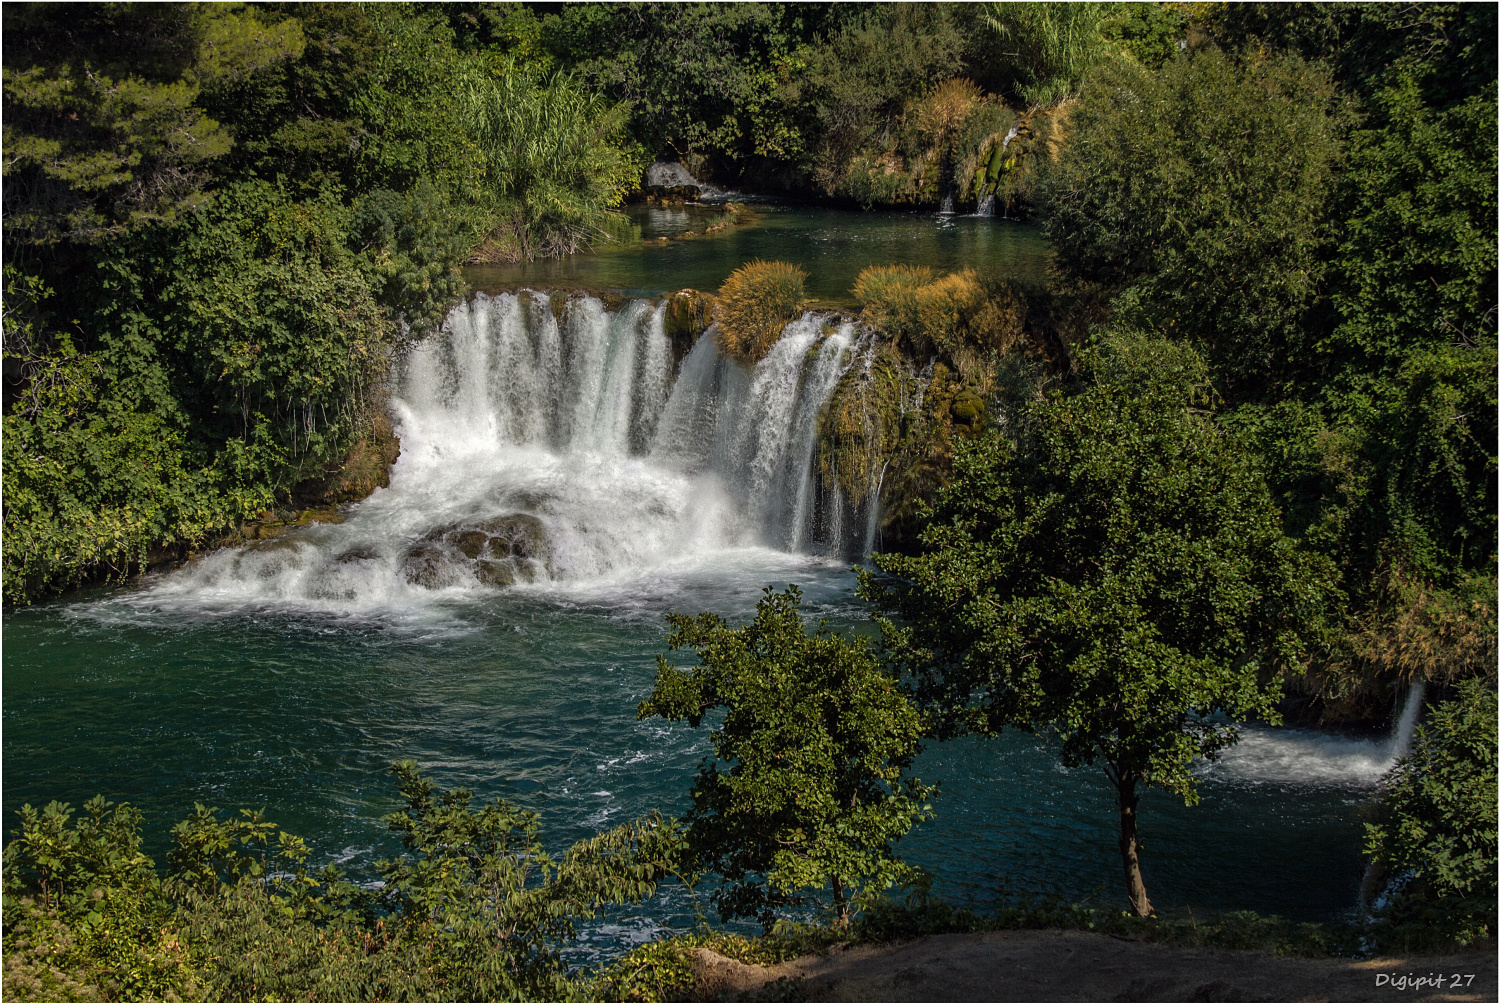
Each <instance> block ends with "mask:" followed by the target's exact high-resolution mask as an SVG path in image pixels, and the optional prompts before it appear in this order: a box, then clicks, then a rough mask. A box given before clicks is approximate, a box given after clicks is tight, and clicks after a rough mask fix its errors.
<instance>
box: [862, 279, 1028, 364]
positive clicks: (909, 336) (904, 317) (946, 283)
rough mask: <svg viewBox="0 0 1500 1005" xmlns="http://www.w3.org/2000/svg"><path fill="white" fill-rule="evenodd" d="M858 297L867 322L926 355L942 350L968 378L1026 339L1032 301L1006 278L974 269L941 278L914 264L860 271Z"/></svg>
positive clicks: (914, 350)
mask: <svg viewBox="0 0 1500 1005" xmlns="http://www.w3.org/2000/svg"><path fill="white" fill-rule="evenodd" d="M854 295H855V297H856V298H858V300H859V301H860V303H861V304H863V305H864V313H863V319H864V321H865V323H866V324H868V325H870V326H871V327H873V328H876V329H878V330H879V331H881V332H884V333H885V334H886V335H889V336H890V337H891V339H892V340H893V341H895V342H897V343H898V344H900V345H902V346H903V347H904V348H905V349H906V350H907V351H908V352H910V353H912V354H913V355H914V356H916V357H918V358H920V357H922V356H927V355H931V354H932V353H934V352H936V353H939V354H941V355H942V356H944V357H945V358H946V359H948V361H949V362H951V363H952V364H953V365H954V366H955V367H956V368H957V369H958V370H959V372H961V373H963V374H964V375H965V377H966V378H971V377H977V376H978V375H979V374H980V372H981V371H982V370H984V360H985V359H986V358H987V357H989V356H991V355H992V354H995V353H1005V352H1009V351H1010V350H1012V349H1014V348H1016V346H1017V345H1019V344H1020V343H1021V341H1022V339H1023V326H1024V323H1025V319H1026V310H1027V304H1026V299H1025V297H1024V296H1022V295H1021V293H1020V292H1019V291H1018V290H1017V289H1015V288H1014V287H1013V286H1012V285H1011V284H1009V283H1008V282H1006V281H1005V280H993V279H992V280H988V281H986V280H982V279H981V278H980V277H979V275H978V274H977V273H975V272H974V270H973V269H965V270H963V271H962V272H953V273H949V274H948V275H946V276H943V277H941V278H938V279H934V278H933V274H932V270H931V269H928V268H925V267H920V266H917V267H913V266H909V265H872V266H870V267H869V268H867V269H865V270H864V271H863V272H861V273H860V274H859V278H858V279H857V280H855V283H854Z"/></svg>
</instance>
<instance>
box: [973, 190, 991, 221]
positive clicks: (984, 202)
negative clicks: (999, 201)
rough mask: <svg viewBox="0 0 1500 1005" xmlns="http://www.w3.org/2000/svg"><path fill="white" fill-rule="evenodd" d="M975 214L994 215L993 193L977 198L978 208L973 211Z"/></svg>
mask: <svg viewBox="0 0 1500 1005" xmlns="http://www.w3.org/2000/svg"><path fill="white" fill-rule="evenodd" d="M974 215H975V216H994V215H995V193H993V192H991V193H989V194H988V195H985V196H982V197H981V198H980V200H979V208H978V209H976V210H975V211H974Z"/></svg>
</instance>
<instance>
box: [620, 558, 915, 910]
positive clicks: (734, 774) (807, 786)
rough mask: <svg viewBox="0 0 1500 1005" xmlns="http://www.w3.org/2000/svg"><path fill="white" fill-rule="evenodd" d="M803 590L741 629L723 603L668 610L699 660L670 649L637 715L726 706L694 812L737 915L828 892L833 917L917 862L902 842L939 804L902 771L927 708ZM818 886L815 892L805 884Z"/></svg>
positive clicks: (679, 640)
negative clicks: (678, 659) (685, 666)
mask: <svg viewBox="0 0 1500 1005" xmlns="http://www.w3.org/2000/svg"><path fill="white" fill-rule="evenodd" d="M801 596H802V594H801V591H799V590H798V589H797V588H796V587H795V586H789V587H787V589H786V592H784V593H779V594H778V593H774V592H772V590H771V588H770V587H766V591H765V595H764V596H763V597H762V598H761V600H760V602H759V603H758V604H757V605H756V611H755V620H754V621H753V622H751V623H750V624H748V625H745V626H744V627H742V628H730V627H728V626H727V625H726V624H725V623H724V621H723V620H722V619H721V618H719V617H718V616H717V615H714V614H700V615H698V616H697V617H688V616H686V615H682V614H673V615H670V616H669V617H668V621H669V622H670V623H671V625H672V628H673V632H672V634H671V635H670V636H669V637H668V645H669V646H670V647H671V649H673V650H677V649H682V648H692V649H695V650H696V651H697V653H698V657H699V660H700V663H699V665H698V666H696V667H694V668H692V669H691V670H690V671H688V672H683V671H681V670H679V669H677V668H676V667H674V666H673V665H672V664H670V663H668V662H667V660H666V657H665V656H663V657H661V658H659V659H658V661H657V677H656V689H655V690H654V691H653V692H652V694H651V697H650V698H648V699H647V700H645V701H644V702H642V703H641V706H640V716H641V718H643V719H644V718H647V717H649V716H657V715H659V716H661V717H663V718H665V719H668V720H670V721H674V722H675V721H678V720H682V719H686V720H687V721H688V724H689V725H691V726H693V727H694V728H697V727H698V726H699V725H700V724H701V723H702V722H703V718H704V716H706V715H708V714H710V713H711V712H714V711H715V710H717V709H723V710H724V719H723V721H722V723H721V724H720V726H719V728H718V729H716V730H714V731H713V733H712V735H711V737H710V739H711V742H712V743H713V747H714V757H713V758H712V759H708V760H705V761H704V763H703V765H702V767H701V768H700V770H699V772H698V776H697V778H696V780H695V784H694V788H693V808H692V810H691V812H690V813H689V814H688V816H687V817H686V820H687V824H688V828H687V842H688V847H689V849H690V852H691V855H692V856H693V861H694V862H695V863H697V865H698V866H700V867H702V868H704V869H706V870H707V871H710V872H715V873H717V874H719V875H720V876H722V877H723V878H724V880H725V882H726V885H725V886H723V887H722V888H720V889H719V890H718V891H716V892H715V893H714V901H715V903H716V904H717V906H718V908H719V911H720V913H722V914H723V916H724V917H725V919H726V920H728V919H732V918H736V917H753V918H758V919H759V920H760V921H761V922H762V923H763V924H764V925H765V926H766V928H767V929H768V930H769V928H770V927H771V924H772V922H773V920H774V917H775V912H776V911H777V910H778V909H780V908H787V907H793V906H796V905H799V904H803V903H806V902H808V900H809V899H815V900H817V901H822V891H823V890H824V889H825V888H827V887H831V898H830V899H829V900H828V901H822V902H823V903H825V904H827V905H828V906H830V907H831V911H832V914H833V917H834V919H835V922H836V924H838V925H840V926H847V925H848V924H849V921H850V919H851V918H852V917H853V915H854V914H855V912H857V911H858V910H860V909H861V908H862V907H864V906H865V905H867V904H869V903H870V902H871V900H872V899H873V898H875V897H877V896H879V894H880V893H881V892H882V891H884V890H886V889H887V888H889V887H891V886H893V885H895V884H900V883H909V882H912V881H914V880H915V879H916V878H917V876H918V872H917V870H916V869H915V868H913V867H912V866H909V865H907V864H905V863H904V862H902V861H900V860H899V859H897V858H896V856H895V854H894V851H893V848H892V846H893V845H894V844H895V842H896V841H898V840H899V839H900V838H902V837H903V836H904V835H905V834H906V833H907V832H908V831H909V830H911V828H912V826H913V825H914V824H916V823H917V822H919V821H921V820H923V819H925V818H926V817H927V816H928V814H929V808H928V806H927V805H926V800H927V799H928V798H929V797H930V796H931V795H932V794H933V792H934V790H933V788H932V787H930V786H924V785H922V784H921V783H920V782H919V781H918V780H917V779H914V778H903V777H902V772H903V771H904V770H905V769H906V768H907V767H909V766H910V764H911V761H912V758H913V757H914V756H916V754H917V751H918V749H919V748H918V739H919V737H920V736H921V735H922V727H923V723H922V717H921V716H920V715H918V714H917V711H916V710H915V709H914V708H913V707H912V706H911V704H910V703H909V702H908V701H907V699H906V697H905V696H904V695H903V694H902V693H901V691H900V690H899V689H898V688H897V686H896V682H895V681H894V680H892V679H891V678H890V677H889V676H888V675H887V674H886V673H885V671H884V670H883V668H882V666H881V664H880V661H879V660H878V659H877V658H876V656H875V654H874V653H873V652H871V650H870V649H869V647H868V645H867V644H866V642H865V641H864V640H863V639H860V638H847V637H844V636H841V635H837V634H834V633H832V632H830V631H828V630H827V627H826V626H824V625H820V626H819V627H818V629H817V630H816V631H814V632H812V633H811V634H809V633H808V632H807V631H806V630H805V628H804V627H803V624H802V615H801ZM808 888H812V889H814V890H817V891H818V894H815V895H814V896H813V898H809V897H808V896H806V895H804V894H802V893H801V891H803V890H806V889H808Z"/></svg>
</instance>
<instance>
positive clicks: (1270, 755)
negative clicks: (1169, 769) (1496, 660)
mask: <svg viewBox="0 0 1500 1005" xmlns="http://www.w3.org/2000/svg"><path fill="white" fill-rule="evenodd" d="M1425 694H1426V685H1425V684H1423V683H1422V682H1421V681H1414V682H1412V684H1411V686H1410V687H1408V688H1407V690H1406V694H1405V697H1404V699H1402V700H1401V709H1400V714H1399V715H1397V716H1396V717H1395V721H1394V722H1393V723H1392V724H1391V731H1390V733H1389V734H1387V735H1386V736H1384V737H1379V736H1377V737H1368V738H1367V737H1352V736H1337V735H1331V734H1327V733H1316V732H1312V731H1309V730H1301V729H1266V728H1264V727H1259V726H1246V727H1244V728H1243V729H1242V731H1241V737H1240V742H1239V743H1237V744H1235V745H1234V746H1233V747H1230V748H1229V749H1228V750H1226V751H1225V752H1224V754H1223V757H1222V759H1221V760H1220V761H1218V762H1217V763H1214V764H1207V765H1204V766H1202V767H1201V769H1200V770H1201V772H1202V773H1203V774H1205V775H1213V776H1215V777H1219V778H1225V779H1233V780H1240V781H1252V782H1256V783H1261V782H1283V783H1292V784H1299V785H1335V786H1344V785H1349V786H1357V787H1360V788H1368V787H1370V786H1373V785H1375V784H1376V783H1377V782H1378V781H1379V780H1380V779H1381V777H1382V776H1383V775H1385V773H1386V772H1388V771H1390V770H1391V768H1393V767H1395V765H1396V761H1397V760H1398V759H1399V758H1401V757H1402V756H1403V755H1405V754H1406V753H1408V752H1409V751H1410V749H1411V740H1412V735H1413V734H1414V733H1415V731H1416V728H1417V720H1418V718H1419V717H1420V716H1421V713H1422V701H1423V698H1424V696H1425Z"/></svg>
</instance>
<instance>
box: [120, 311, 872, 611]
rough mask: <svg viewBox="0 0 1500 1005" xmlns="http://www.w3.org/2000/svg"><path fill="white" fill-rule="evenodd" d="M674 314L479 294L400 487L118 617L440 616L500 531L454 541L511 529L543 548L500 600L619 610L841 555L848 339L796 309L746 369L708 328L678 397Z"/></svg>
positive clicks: (403, 422)
mask: <svg viewBox="0 0 1500 1005" xmlns="http://www.w3.org/2000/svg"><path fill="white" fill-rule="evenodd" d="M664 316H665V308H664V306H663V305H655V306H653V305H651V304H649V303H648V302H645V301H632V302H630V303H627V304H626V305H624V306H623V307H622V308H621V309H620V310H619V311H615V312H610V311H608V310H606V309H605V306H604V304H603V303H602V302H601V301H599V300H598V299H596V298H592V297H581V298H575V299H573V300H570V301H569V302H568V304H567V305H566V307H565V309H564V310H563V311H562V323H561V324H559V323H558V322H557V321H556V320H555V315H554V311H553V304H552V303H551V301H550V300H549V299H548V298H547V297H546V296H544V295H542V294H528V295H526V296H524V297H518V296H514V295H502V296H493V297H491V296H486V295H484V294H480V295H477V296H476V297H474V298H473V299H472V300H470V301H469V302H467V303H465V304H463V305H461V306H459V307H458V308H455V309H454V311H453V312H452V313H451V314H450V316H449V318H448V320H447V323H446V325H445V327H444V331H443V333H442V335H441V336H440V337H435V338H433V339H430V340H429V341H427V342H426V343H424V344H423V345H421V346H419V347H418V348H417V349H415V350H414V351H413V352H412V353H411V355H410V357H409V358H408V360H407V361H406V364H405V368H404V374H403V375H402V377H401V380H400V385H399V391H398V393H397V394H396V395H395V396H394V398H393V400H392V403H391V404H392V410H393V413H394V416H395V419H396V425H397V432H398V433H399V435H400V437H401V444H402V452H401V456H400V459H399V460H398V461H397V463H396V465H395V466H394V468H393V469H392V473H391V483H390V486H389V488H386V489H380V490H377V491H376V492H375V493H374V494H373V495H371V496H370V497H369V498H368V499H366V500H365V501H364V502H362V503H360V504H358V505H356V506H354V507H352V508H351V509H350V510H349V511H348V514H347V519H346V520H345V521H344V522H342V523H338V524H331V525H327V526H314V527H310V528H306V529H298V530H294V531H291V532H288V533H287V534H285V535H283V536H281V537H278V538H274V539H272V540H269V541H262V542H257V543H255V544H252V545H248V546H245V547H240V548H230V549H223V550H220V551H218V552H215V553H213V554H210V555H207V556H205V557H203V558H202V559H200V560H198V561H196V562H194V563H192V564H191V565H190V566H188V567H187V568H184V569H181V570H178V571H176V572H173V573H171V574H168V575H164V576H158V577H154V578H153V579H152V580H151V581H150V583H149V586H148V589H147V590H146V591H144V592H141V593H136V594H133V595H131V597H130V599H129V600H128V601H126V603H127V604H128V605H129V606H133V607H135V608H137V609H146V608H166V609H175V610H189V609H198V610H204V611H225V612H228V611H233V610H236V609H240V610H243V609H247V608H250V609H278V610H305V611H316V612H322V613H334V614H379V613H381V612H386V613H389V612H401V614H402V616H406V615H415V616H417V617H418V618H419V619H421V618H424V617H425V618H427V619H428V620H431V616H432V614H433V612H434V610H436V611H438V612H439V613H441V612H442V611H445V610H451V609H453V608H455V607H462V606H463V605H464V604H465V603H468V602H472V601H473V600H475V599H476V598H482V597H483V596H486V595H490V594H492V593H493V590H494V589H496V588H498V587H497V585H496V584H497V583H498V582H500V581H497V580H496V579H495V578H494V573H493V568H494V567H495V566H494V563H493V562H491V561H490V559H491V558H493V556H494V554H496V553H494V552H492V551H491V550H490V549H491V548H492V547H496V545H495V544H494V539H493V538H492V537H491V538H485V539H484V540H486V542H487V543H485V544H484V545H483V546H482V548H483V550H482V551H481V552H480V553H479V554H478V555H477V556H476V554H474V553H472V552H473V549H474V548H475V547H476V546H475V545H473V544H472V543H470V544H469V545H468V546H467V547H469V549H470V550H469V551H463V550H462V548H461V547H460V544H458V543H455V542H457V540H458V538H457V537H456V536H455V535H459V536H462V535H469V536H470V537H472V536H473V535H474V534H476V533H478V534H481V535H485V534H489V535H493V534H496V533H499V532H498V531H496V530H495V526H496V522H497V521H503V520H507V519H519V520H521V521H522V523H521V524H519V525H518V526H520V527H522V528H523V529H524V530H525V534H523V535H522V536H523V537H525V539H526V544H525V547H527V548H532V549H533V550H532V551H528V552H526V553H525V554H524V555H521V554H520V553H519V552H517V553H515V554H516V556H519V557H515V556H512V557H510V558H505V559H504V561H505V562H507V563H508V564H507V566H506V567H507V568H512V569H515V570H519V572H518V573H517V574H518V575H521V576H522V578H521V579H520V580H519V581H517V582H516V583H514V584H513V585H512V586H511V587H510V588H512V589H517V590H521V591H538V592H544V593H545V592H560V593H563V594H569V593H572V594H574V595H576V596H580V597H584V596H595V597H598V598H599V599H601V600H604V599H606V598H613V599H617V600H620V601H622V602H624V603H625V604H626V606H627V607H628V606H629V605H630V597H631V596H632V595H633V594H635V595H639V594H640V593H642V592H643V591H644V592H647V593H651V592H659V590H657V589H654V588H650V587H646V586H645V584H646V583H649V582H652V581H664V582H663V583H662V586H663V587H664V588H667V589H670V587H671V582H672V581H673V580H674V579H676V580H682V579H691V578H693V577H694V576H696V575H697V574H699V573H701V572H704V571H707V570H713V571H714V572H715V573H716V574H718V575H728V576H730V577H731V578H732V577H733V576H734V571H735V570H736V569H743V570H745V571H746V573H747V574H749V573H750V572H751V571H755V572H756V574H757V575H762V574H763V573H764V570H766V569H768V568H786V567H788V566H789V565H790V566H796V565H797V564H798V563H800V562H803V561H806V560H807V559H806V557H805V556H798V555H794V554H792V553H793V552H807V553H815V554H834V555H839V554H841V553H840V551H839V548H840V542H838V541H832V542H830V541H829V540H828V535H827V533H826V530H825V529H823V528H822V525H820V524H819V523H818V520H819V512H820V506H819V505H818V503H819V493H820V492H822V489H821V487H820V486H818V485H817V484H816V479H815V477H814V474H813V470H812V468H813V464H812V461H813V453H814V445H815V442H816V432H817V416H818V412H819V409H820V408H821V407H822V405H823V403H824V402H825V401H826V399H827V397H828V396H829V395H830V394H831V393H832V391H833V388H834V386H835V385H836V383H837V381H838V378H839V376H840V375H841V374H842V373H843V372H844V369H845V368H847V366H848V364H849V358H850V355H851V354H850V353H849V351H848V350H849V348H850V345H851V343H852V339H853V328H852V326H851V325H847V324H845V325H842V326H840V327H839V328H838V329H837V330H835V331H831V332H830V331H828V330H825V327H824V324H825V321H824V319H823V318H822V317H820V316H817V315H813V314H807V315H804V316H803V317H802V318H800V319H798V320H797V321H794V322H792V323H791V324H789V325H787V327H786V329H785V331H784V332H783V334H782V336H781V338H780V339H779V340H778V341H777V342H776V343H775V344H774V345H773V346H772V348H771V350H770V352H769V353H768V354H767V355H766V357H765V358H764V359H763V360H761V361H760V362H759V363H758V364H756V365H755V366H754V367H753V368H746V367H744V366H743V365H741V364H739V363H736V362H735V361H733V360H730V359H728V358H726V357H723V356H721V355H720V354H719V352H718V349H717V345H716V343H715V341H714V339H713V337H712V335H709V336H705V337H704V338H702V339H700V340H699V342H698V344H697V346H695V347H694V349H693V350H692V352H691V354H690V355H689V356H688V358H687V359H686V360H685V361H684V364H683V366H682V369H681V376H680V378H679V379H678V380H677V381H676V382H675V385H674V384H672V381H671V377H672V374H671V369H672V367H671V354H670V344H669V342H668V340H667V337H666V333H665V329H664ZM815 348H816V349H818V353H817V355H816V356H815V357H813V356H811V353H812V351H813V350H814V349H815ZM821 509H822V510H828V509H829V507H828V506H827V505H826V502H825V503H824V505H822V507H821ZM825 523H826V520H825ZM535 528H540V532H539V535H537V534H534V533H533V530H534V529H535ZM506 533H511V532H510V531H506ZM444 535H447V536H444ZM537 536H539V537H540V538H541V539H543V540H544V544H543V543H538V542H537V541H536V540H535V538H536V537H537ZM480 539H481V538H474V540H480ZM513 539H514V534H512V537H508V538H507V539H506V540H507V542H510V541H512V540H513ZM504 547H514V545H512V544H510V543H507V544H505V545H504ZM424 548H425V549H426V552H423V554H425V555H427V558H426V559H424V560H423V561H425V563H426V564H425V565H422V567H421V571H420V573H415V572H414V571H413V570H414V568H415V566H414V562H415V561H416V560H415V559H414V555H417V554H418V553H419V552H421V551H422V549H424ZM487 563H488V564H487ZM418 564H420V563H418ZM527 577H530V579H529V580H528V578H527ZM424 612H425V613H424Z"/></svg>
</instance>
